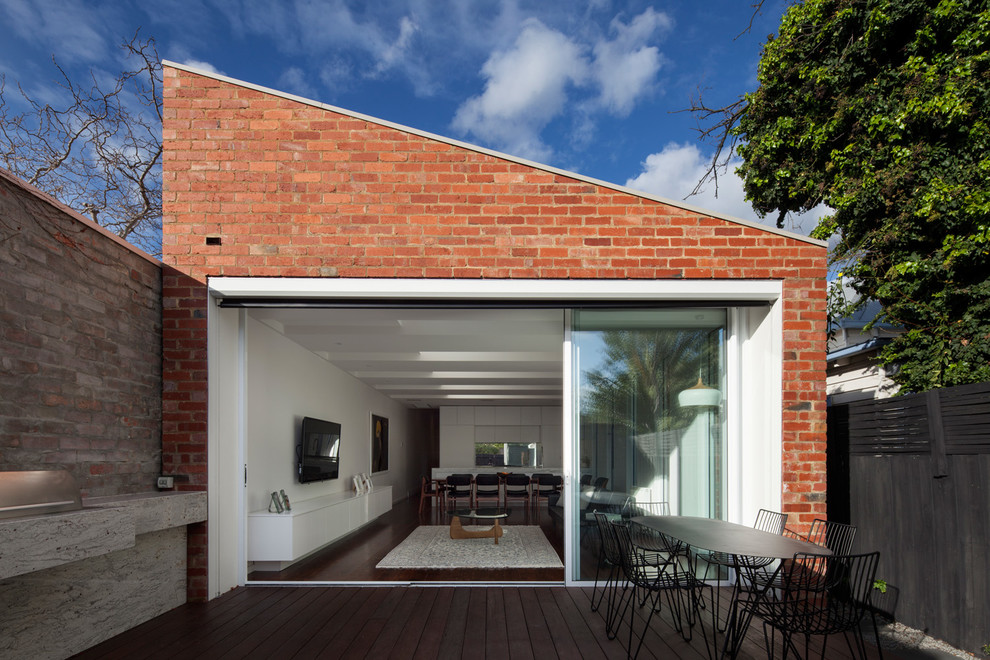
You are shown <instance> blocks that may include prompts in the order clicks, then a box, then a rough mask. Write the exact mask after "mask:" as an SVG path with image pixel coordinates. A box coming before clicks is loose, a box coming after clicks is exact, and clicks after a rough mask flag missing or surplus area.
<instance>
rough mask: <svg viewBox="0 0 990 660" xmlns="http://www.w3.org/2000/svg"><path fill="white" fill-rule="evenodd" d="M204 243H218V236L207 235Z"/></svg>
mask: <svg viewBox="0 0 990 660" xmlns="http://www.w3.org/2000/svg"><path fill="white" fill-rule="evenodd" d="M206 244H207V245H220V237H219V236H207V237H206Z"/></svg>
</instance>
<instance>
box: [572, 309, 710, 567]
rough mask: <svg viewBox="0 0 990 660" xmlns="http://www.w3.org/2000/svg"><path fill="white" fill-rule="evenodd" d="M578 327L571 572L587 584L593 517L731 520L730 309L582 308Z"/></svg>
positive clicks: (593, 552)
mask: <svg viewBox="0 0 990 660" xmlns="http://www.w3.org/2000/svg"><path fill="white" fill-rule="evenodd" d="M572 328H573V330H572V347H573V355H572V360H573V362H572V364H573V371H572V374H573V377H574V380H575V383H574V385H575V386H574V387H573V388H572V392H573V397H574V398H575V401H574V407H573V409H574V411H575V419H574V430H575V434H576V436H577V443H576V447H577V448H576V451H575V462H576V463H577V464H576V465H575V466H574V471H573V474H578V475H580V480H579V481H578V480H572V488H574V489H576V492H575V493H574V494H573V495H574V499H573V500H572V501H574V502H575V503H576V504H577V505H576V506H575V507H574V508H573V511H574V514H573V516H574V519H573V520H572V523H573V525H572V528H571V529H572V534H574V536H572V543H573V547H574V548H576V549H577V550H576V553H575V560H576V561H574V562H573V565H572V567H571V569H570V570H571V571H572V573H571V575H572V579H576V580H589V579H593V578H594V574H595V568H596V566H597V561H598V551H599V543H598V536H597V530H596V528H595V524H594V516H593V515H592V511H594V510H610V511H612V512H614V513H622V512H623V511H621V510H620V509H622V505H623V503H625V502H626V501H628V502H630V503H635V502H639V503H645V502H665V503H666V504H667V506H668V507H669V509H670V512H671V513H672V514H674V515H686V516H702V517H706V518H724V517H725V474H726V451H725V446H724V440H723V439H724V438H725V432H724V425H725V419H724V415H723V414H722V410H723V409H724V406H723V400H724V392H725V380H726V379H725V336H726V310H724V309H658V310H612V311H609V310H575V311H574V314H573V325H572ZM627 498H628V500H627Z"/></svg>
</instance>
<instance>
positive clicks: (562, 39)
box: [453, 19, 589, 160]
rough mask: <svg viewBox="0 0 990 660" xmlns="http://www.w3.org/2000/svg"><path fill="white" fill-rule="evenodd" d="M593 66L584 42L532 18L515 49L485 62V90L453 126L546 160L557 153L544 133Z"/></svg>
mask: <svg viewBox="0 0 990 660" xmlns="http://www.w3.org/2000/svg"><path fill="white" fill-rule="evenodd" d="M588 69H589V64H588V61H587V58H586V57H585V54H584V51H583V49H582V47H581V46H580V45H579V44H578V43H576V42H574V41H572V40H571V39H569V38H568V37H566V36H565V35H563V34H562V33H560V32H558V31H556V30H552V29H550V28H548V27H546V26H545V25H544V24H543V23H541V22H540V21H538V20H535V19H530V20H528V21H526V22H525V23H524V25H523V29H522V31H521V32H520V33H519V36H518V37H517V39H516V41H515V43H514V44H513V45H512V47H511V48H510V49H508V50H506V51H501V52H495V53H493V54H492V55H491V57H489V58H488V61H487V62H485V65H484V66H483V67H482V70H481V72H482V75H483V76H484V77H485V78H486V79H487V82H486V83H485V91H484V92H482V94H481V95H479V96H475V97H472V98H470V99H468V100H467V101H466V102H465V103H463V104H462V105H461V107H460V108H458V110H457V113H456V115H455V116H454V120H453V127H454V129H455V130H457V131H459V132H461V133H465V134H471V135H474V136H476V137H478V138H481V139H482V140H484V141H485V142H487V143H489V144H494V145H496V146H497V147H498V148H501V149H504V150H506V151H509V152H511V153H513V154H515V155H519V156H523V157H526V158H532V159H535V160H545V159H547V158H549V156H550V155H551V151H550V149H549V147H547V146H546V145H545V144H543V142H542V141H541V140H540V137H539V133H540V131H541V130H542V129H543V128H544V127H545V126H546V125H547V123H549V122H550V121H551V120H552V119H553V118H554V117H556V116H557V115H559V114H561V112H562V111H563V109H564V104H565V103H566V102H567V89H568V87H570V86H573V85H582V84H584V83H585V82H586V79H587V77H588Z"/></svg>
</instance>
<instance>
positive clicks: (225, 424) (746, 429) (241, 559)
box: [207, 277, 783, 598]
mask: <svg viewBox="0 0 990 660" xmlns="http://www.w3.org/2000/svg"><path fill="white" fill-rule="evenodd" d="M782 291H783V285H782V282H781V281H779V280H464V279H460V280H439V279H348V278H339V279H337V278H280V277H279V278H267V277H266V278H255V277H213V278H210V280H209V292H210V296H211V298H212V299H242V300H243V299H246V298H266V299H276V300H293V301H297V302H301V301H305V300H307V299H311V300H316V299H334V300H337V301H341V302H346V301H348V300H354V301H357V300H360V301H365V302H369V301H370V302H374V301H375V300H379V299H380V300H383V301H384V300H389V301H391V302H395V301H396V300H409V301H410V302H414V301H415V302H423V301H440V302H449V303H454V302H458V301H462V302H465V303H473V304H484V303H486V302H487V303H496V302H500V301H519V302H527V303H533V302H540V301H544V302H546V303H547V304H556V305H560V306H562V307H565V308H566V307H567V306H568V303H573V304H574V305H575V306H577V305H579V304H580V303H582V302H596V303H600V302H602V301H608V302H612V303H615V304H616V305H622V304H628V303H648V302H657V303H671V302H683V303H699V302H701V303H704V302H716V301H717V302H720V303H726V304H730V305H731V303H733V302H739V303H753V302H763V303H767V307H762V308H759V311H757V310H756V308H749V310H752V311H748V310H743V313H742V314H740V320H739V321H736V322H734V327H733V328H732V329H733V331H734V332H733V333H730V334H735V332H740V333H741V334H740V335H738V339H737V340H736V341H738V342H739V343H738V345H737V347H736V349H735V350H738V351H739V357H740V359H739V362H738V364H740V370H742V371H745V370H747V368H749V367H752V368H753V369H754V370H753V372H752V373H753V374H754V376H753V377H757V374H758V377H759V378H760V379H761V380H762V381H764V382H765V383H766V385H767V387H763V388H750V387H747V388H742V387H739V388H738V392H739V396H736V397H731V393H729V394H730V399H729V401H730V408H729V413H730V414H731V413H732V411H733V410H736V412H737V417H736V419H738V420H739V424H737V425H736V430H735V433H736V435H735V436H734V437H735V440H734V441H732V440H730V450H729V452H730V453H729V460H730V461H732V460H733V458H734V457H735V459H736V460H737V461H738V462H737V463H735V464H736V465H739V466H740V471H738V474H739V475H740V477H739V478H732V475H733V474H736V472H734V471H732V470H730V475H729V477H730V479H729V481H730V483H729V484H728V488H729V489H730V490H729V493H730V499H732V496H733V495H737V496H738V500H737V501H738V503H739V504H738V510H737V509H736V508H733V507H731V506H730V518H731V519H736V520H737V521H741V520H742V519H743V518H742V517H743V516H745V515H746V514H747V512H748V511H750V510H752V508H753V506H756V505H757V504H759V505H760V506H765V505H769V506H776V507H778V508H779V503H780V441H781V423H780V419H781V410H780V396H779V394H780V388H781V381H780V374H781V367H780V364H781V360H782V347H781V345H782V311H781V308H782V303H781V299H782ZM213 302H215V300H214V301H211V304H210V305H209V312H208V314H207V318H208V348H207V353H208V361H209V366H208V377H209V415H210V419H209V423H208V440H207V442H208V449H207V451H208V459H209V468H208V488H209V498H210V500H209V501H210V515H209V519H208V522H207V526H208V534H209V545H210V547H209V552H208V557H209V568H208V571H209V572H208V579H209V594H210V597H211V598H213V597H215V596H217V595H220V594H222V593H225V592H226V591H228V590H230V589H232V588H234V587H237V586H241V585H244V584H246V581H247V561H246V553H247V551H246V547H247V514H246V501H247V500H246V493H245V488H244V484H243V476H241V473H242V471H243V469H244V457H245V456H246V455H247V447H246V442H247V441H246V433H245V432H244V420H245V419H246V409H245V408H246V404H245V396H246V387H247V384H246V382H244V378H245V374H246V371H247V360H248V347H247V345H246V339H245V337H244V328H245V326H246V314H245V313H244V312H243V310H231V309H225V310H221V309H219V308H218V307H217V306H216V305H215V304H213ZM567 318H568V319H569V316H568V317H567ZM231 344H233V347H232V346H231ZM569 348H570V326H569V322H568V324H567V327H565V340H564V346H563V347H562V349H563V350H564V351H565V353H564V383H563V385H564V406H563V409H564V413H563V414H564V419H563V420H562V428H563V430H564V438H563V442H564V446H563V458H564V460H563V466H562V467H563V470H564V483H565V485H569V484H571V483H572V480H574V479H578V478H579V475H577V474H576V473H575V468H574V465H573V463H574V456H575V451H574V447H573V445H574V428H573V416H572V413H573V404H572V403H569V402H570V401H571V398H572V396H571V395H572V387H573V384H572V382H571V380H572V378H573V374H572V372H571V365H570V361H571V355H570V351H569ZM730 350H731V349H730ZM728 357H731V356H728ZM730 364H731V363H730ZM231 371H233V372H234V373H231ZM734 378H735V379H737V380H738V379H739V378H741V376H739V374H738V373H737V374H736V376H735V377H734ZM749 378H750V376H747V379H749ZM748 382H752V381H751V380H749V381H748ZM760 392H762V394H761V393H760ZM767 392H769V393H770V394H769V395H767ZM747 393H748V395H747ZM733 399H736V400H737V401H736V403H732V402H733ZM743 399H745V401H743ZM754 406H756V407H754ZM746 410H756V411H760V412H758V413H757V414H754V415H748V414H744V411H746ZM751 434H752V436H753V440H752V441H750V440H749V436H750V435H751ZM744 437H746V438H747V451H746V452H743V451H742V443H743V440H742V439H743V438H744ZM733 444H734V445H735V446H734V447H733V446H732V445H733ZM773 447H776V469H774V466H773V465H772V464H771V465H770V466H768V465H767V463H766V462H765V459H766V458H767V457H768V452H769V456H771V457H772V456H773V451H774V450H773ZM754 450H758V451H756V452H755V453H759V454H760V455H761V456H762V459H763V461H764V462H762V464H761V465H760V466H759V467H760V469H759V474H760V475H761V476H762V477H763V480H762V484H763V485H762V486H761V487H760V488H759V489H758V491H759V492H752V491H751V489H750V488H749V485H751V484H749V483H748V484H747V488H745V489H744V488H742V484H741V478H742V477H741V475H744V474H746V473H747V469H748V467H752V466H751V465H750V463H751V461H748V460H747V455H750V454H752V453H754ZM771 461H772V458H771ZM768 467H769V469H768ZM571 491H572V488H567V487H565V489H564V492H565V493H568V495H566V496H565V499H564V506H565V531H564V534H565V561H566V562H568V566H569V565H570V562H572V561H573V558H574V548H573V547H572V543H573V541H572V536H574V535H573V533H572V532H571V528H572V527H573V524H572V520H571V517H572V516H571V513H572V512H573V511H574V506H575V503H574V502H573V501H572V500H573V495H572V494H570V493H571ZM757 508H759V507H757ZM235 530H236V531H235ZM565 575H566V576H567V577H566V582H567V584H569V585H570V584H581V583H580V582H577V581H575V580H572V579H571V576H570V574H569V572H565Z"/></svg>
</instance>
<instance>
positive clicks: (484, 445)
mask: <svg viewBox="0 0 990 660" xmlns="http://www.w3.org/2000/svg"><path fill="white" fill-rule="evenodd" d="M474 464H475V466H491V467H542V466H543V445H542V443H539V442H476V443H474Z"/></svg>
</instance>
